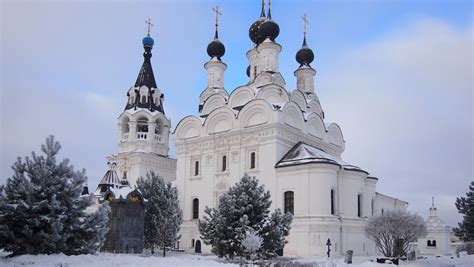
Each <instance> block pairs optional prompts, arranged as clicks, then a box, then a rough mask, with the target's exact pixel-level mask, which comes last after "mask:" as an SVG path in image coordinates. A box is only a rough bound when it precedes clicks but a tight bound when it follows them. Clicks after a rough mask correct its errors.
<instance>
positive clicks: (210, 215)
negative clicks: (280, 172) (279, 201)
mask: <svg viewBox="0 0 474 267" xmlns="http://www.w3.org/2000/svg"><path fill="white" fill-rule="evenodd" d="M270 205H271V200H270V192H269V191H265V188H264V186H263V185H258V180H257V179H256V178H255V177H250V176H248V175H247V174H245V176H244V177H242V179H241V180H240V182H238V183H237V184H236V185H235V186H233V187H231V188H229V190H228V191H227V192H226V193H224V194H223V195H222V196H221V197H220V199H219V204H218V207H217V208H213V209H210V208H209V207H206V209H205V215H204V218H203V219H202V220H199V231H200V233H201V236H202V239H203V241H204V243H205V244H207V245H211V246H212V252H213V253H215V254H216V255H218V256H219V257H226V258H230V259H232V258H234V257H236V256H239V257H241V256H244V255H245V247H244V246H243V244H242V241H243V240H244V239H245V237H246V231H248V230H250V229H252V230H254V231H255V233H256V234H258V235H259V236H261V237H262V238H263V242H262V245H261V248H260V249H258V250H257V251H256V252H257V254H258V256H260V257H264V258H272V257H276V256H277V251H279V250H282V249H283V247H284V245H285V244H286V243H287V241H286V239H285V237H286V236H288V234H289V231H290V224H291V221H292V219H293V217H292V215H291V214H290V213H288V214H282V213H281V211H280V210H278V209H277V210H275V212H273V213H272V214H271V215H270Z"/></svg>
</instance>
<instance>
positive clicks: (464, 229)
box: [453, 181, 474, 241]
mask: <svg viewBox="0 0 474 267" xmlns="http://www.w3.org/2000/svg"><path fill="white" fill-rule="evenodd" d="M455 205H456V208H457V209H458V212H459V213H461V214H463V215H464V216H463V221H462V222H460V223H458V225H459V227H457V228H454V229H453V230H454V233H455V234H456V236H458V237H459V238H460V239H461V240H463V241H474V181H472V182H471V185H469V192H467V193H466V197H458V198H457V199H456V203H455Z"/></svg>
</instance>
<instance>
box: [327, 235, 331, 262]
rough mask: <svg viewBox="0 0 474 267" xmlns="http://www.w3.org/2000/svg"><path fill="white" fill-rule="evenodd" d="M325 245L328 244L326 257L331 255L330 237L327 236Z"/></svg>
mask: <svg viewBox="0 0 474 267" xmlns="http://www.w3.org/2000/svg"><path fill="white" fill-rule="evenodd" d="M326 246H328V258H329V257H330V255H331V239H329V238H328V242H326Z"/></svg>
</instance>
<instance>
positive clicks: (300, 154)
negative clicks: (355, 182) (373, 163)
mask: <svg viewBox="0 0 474 267" xmlns="http://www.w3.org/2000/svg"><path fill="white" fill-rule="evenodd" d="M309 163H328V164H334V165H339V166H341V167H343V168H344V169H346V170H354V171H361V172H365V173H367V172H366V171H364V170H362V169H361V168H359V167H357V166H354V165H351V164H349V163H347V162H345V161H343V160H341V159H339V158H337V157H335V156H333V155H331V154H329V153H327V152H324V151H323V150H321V149H319V148H316V147H313V146H310V145H308V144H305V143H303V142H298V143H297V144H296V145H294V146H293V147H292V148H291V149H290V150H289V151H288V153H286V155H285V156H283V158H282V159H281V160H280V161H278V163H277V164H276V165H275V167H276V168H279V167H287V166H294V165H302V164H309Z"/></svg>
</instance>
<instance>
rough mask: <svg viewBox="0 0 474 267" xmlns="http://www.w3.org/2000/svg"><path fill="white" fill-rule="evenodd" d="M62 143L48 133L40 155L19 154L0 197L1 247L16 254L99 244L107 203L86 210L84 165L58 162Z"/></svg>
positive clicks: (86, 249) (87, 249)
mask: <svg viewBox="0 0 474 267" xmlns="http://www.w3.org/2000/svg"><path fill="white" fill-rule="evenodd" d="M60 148H61V145H60V144H59V142H57V141H55V140H54V137H53V136H50V137H48V138H47V139H46V144H44V145H42V146H41V151H42V152H43V153H44V155H37V154H36V153H35V152H32V154H31V158H30V157H25V159H24V160H22V159H21V158H18V159H17V161H16V162H15V163H14V164H13V166H12V168H13V171H14V173H13V176H12V177H11V178H9V179H8V180H7V184H6V187H5V196H4V197H3V200H2V201H1V202H0V227H1V229H0V248H2V249H4V250H5V251H11V252H12V253H13V254H12V255H20V254H51V253H61V252H62V253H65V254H68V255H70V254H81V253H93V252H95V251H97V250H98V249H99V248H100V247H101V246H102V244H103V241H104V239H105V233H106V231H107V230H108V229H107V227H106V223H107V219H108V217H107V215H108V212H109V208H108V206H104V207H101V208H100V209H99V211H98V212H97V213H87V212H86V211H85V209H86V208H87V207H88V206H89V205H91V204H92V198H91V197H81V192H82V188H83V184H84V182H85V179H86V176H85V170H81V171H74V167H73V166H72V165H69V160H68V159H64V160H62V161H61V162H59V163H58V162H57V160H56V156H57V154H58V152H59V150H60Z"/></svg>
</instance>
